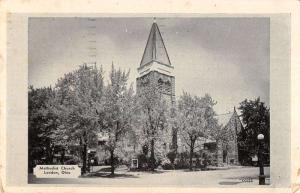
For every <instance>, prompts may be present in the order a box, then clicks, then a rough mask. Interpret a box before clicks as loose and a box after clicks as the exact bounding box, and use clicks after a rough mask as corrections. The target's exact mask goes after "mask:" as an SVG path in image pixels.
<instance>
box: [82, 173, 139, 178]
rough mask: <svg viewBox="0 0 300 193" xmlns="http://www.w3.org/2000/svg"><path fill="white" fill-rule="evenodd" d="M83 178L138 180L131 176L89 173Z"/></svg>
mask: <svg viewBox="0 0 300 193" xmlns="http://www.w3.org/2000/svg"><path fill="white" fill-rule="evenodd" d="M83 178H138V177H137V176H135V175H132V174H113V175H112V174H110V173H103V172H99V173H91V174H89V175H86V176H84V177H83Z"/></svg>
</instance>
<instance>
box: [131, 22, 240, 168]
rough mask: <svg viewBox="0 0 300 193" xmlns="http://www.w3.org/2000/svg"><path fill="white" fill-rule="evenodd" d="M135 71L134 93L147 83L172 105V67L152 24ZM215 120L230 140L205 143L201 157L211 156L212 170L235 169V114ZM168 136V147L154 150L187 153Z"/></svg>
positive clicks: (175, 135)
mask: <svg viewBox="0 0 300 193" xmlns="http://www.w3.org/2000/svg"><path fill="white" fill-rule="evenodd" d="M137 70H138V77H137V78H136V86H137V88H136V89H137V93H138V92H139V89H141V88H142V87H144V86H147V83H149V81H151V82H152V83H154V84H155V85H157V86H158V87H159V92H160V95H161V96H162V97H163V98H164V100H165V101H166V102H167V103H168V104H169V105H174V104H175V75H174V66H172V64H171V62H170V58H169V55H168V53H167V49H166V47H165V44H164V41H163V38H162V35H161V33H160V30H159V28H158V25H157V23H156V22H155V21H154V22H153V24H152V27H151V30H150V34H149V37H148V40H147V44H146V47H145V50H144V53H143V57H142V60H141V63H140V66H139V67H138V69H137ZM217 119H218V121H219V124H220V125H223V128H224V129H227V130H229V131H230V133H231V134H232V135H231V137H230V139H227V140H225V141H221V142H220V141H218V142H216V141H213V140H205V141H204V142H203V144H202V150H201V155H203V154H206V155H207V154H210V155H212V158H211V162H210V163H211V164H213V165H216V166H223V165H238V164H240V161H239V148H238V143H237V134H238V132H240V131H241V129H243V125H242V123H241V121H240V119H239V117H238V114H237V112H236V111H235V109H234V111H233V112H232V113H227V114H222V115H218V116H217ZM169 135H170V136H171V137H170V138H169V139H168V141H169V142H168V144H166V143H164V144H159V143H158V144H157V146H161V147H159V148H160V149H164V151H165V153H166V152H168V151H170V150H171V149H172V150H174V148H176V151H177V153H181V152H185V151H188V149H186V148H185V147H184V145H183V144H182V143H180V139H179V138H178V136H177V133H175V131H169ZM177 138H178V139H177ZM129 146H130V145H129ZM130 149H132V148H130ZM138 151H140V149H139V148H135V147H134V151H133V152H132V154H133V156H132V157H134V154H135V155H136V154H138V153H140V152H138ZM158 151H159V152H158V153H160V150H158Z"/></svg>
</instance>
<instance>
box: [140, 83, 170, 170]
mask: <svg viewBox="0 0 300 193" xmlns="http://www.w3.org/2000/svg"><path fill="white" fill-rule="evenodd" d="M136 107H137V109H136V127H137V132H138V134H137V135H138V136H139V139H140V143H141V144H143V152H144V153H146V154H147V153H148V148H149V147H150V169H151V170H152V171H154V170H155V165H156V164H155V142H156V141H158V140H163V138H162V136H163V135H164V134H165V130H166V129H167V114H168V110H169V109H170V107H169V106H168V105H167V103H166V101H165V100H163V99H162V97H161V92H160V91H159V88H158V87H157V85H156V84H155V83H154V82H152V81H148V82H147V83H146V84H145V85H143V86H142V87H141V88H139V91H138V94H137V100H136Z"/></svg>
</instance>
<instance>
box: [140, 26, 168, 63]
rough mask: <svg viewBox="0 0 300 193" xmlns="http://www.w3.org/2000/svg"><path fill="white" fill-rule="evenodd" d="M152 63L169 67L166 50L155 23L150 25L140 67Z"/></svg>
mask: <svg viewBox="0 0 300 193" xmlns="http://www.w3.org/2000/svg"><path fill="white" fill-rule="evenodd" d="M152 61H156V62H159V63H162V64H164V65H169V66H171V62H170V59H169V56H168V53H167V49H166V47H165V44H164V41H163V39H162V36H161V33H160V31H159V28H158V25H157V24H156V23H155V22H154V23H153V24H152V27H151V30H150V34H149V37H148V41H147V44H146V47H145V50H144V54H143V58H142V60H141V64H140V66H144V65H146V64H148V63H150V62H152Z"/></svg>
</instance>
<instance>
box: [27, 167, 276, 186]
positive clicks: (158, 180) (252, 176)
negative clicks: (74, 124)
mask: <svg viewBox="0 0 300 193" xmlns="http://www.w3.org/2000/svg"><path fill="white" fill-rule="evenodd" d="M93 171H94V172H92V173H91V174H89V175H88V176H84V177H80V178H75V179H72V178H70V179H65V178H60V179H49V178H47V179H46V178H36V177H35V176H34V175H33V174H29V177H28V182H29V183H32V184H81V185H82V184H93V185H95V186H99V185H100V186H125V187H126V186H127V187H128V186H131V187H132V186H148V187H149V186H180V187H196V186H201V187H202V186H206V187H215V186H222V187H224V186H226V187H227V186H228V187H230V186H233V187H254V186H258V172H259V168H257V167H236V168H231V169H223V170H209V171H188V170H158V171H155V172H154V173H152V172H131V171H127V169H126V168H118V169H117V170H116V172H115V176H114V177H111V176H110V175H109V174H110V173H109V167H94V168H93ZM265 175H266V176H267V178H266V184H270V177H269V176H270V168H269V167H265Z"/></svg>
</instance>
